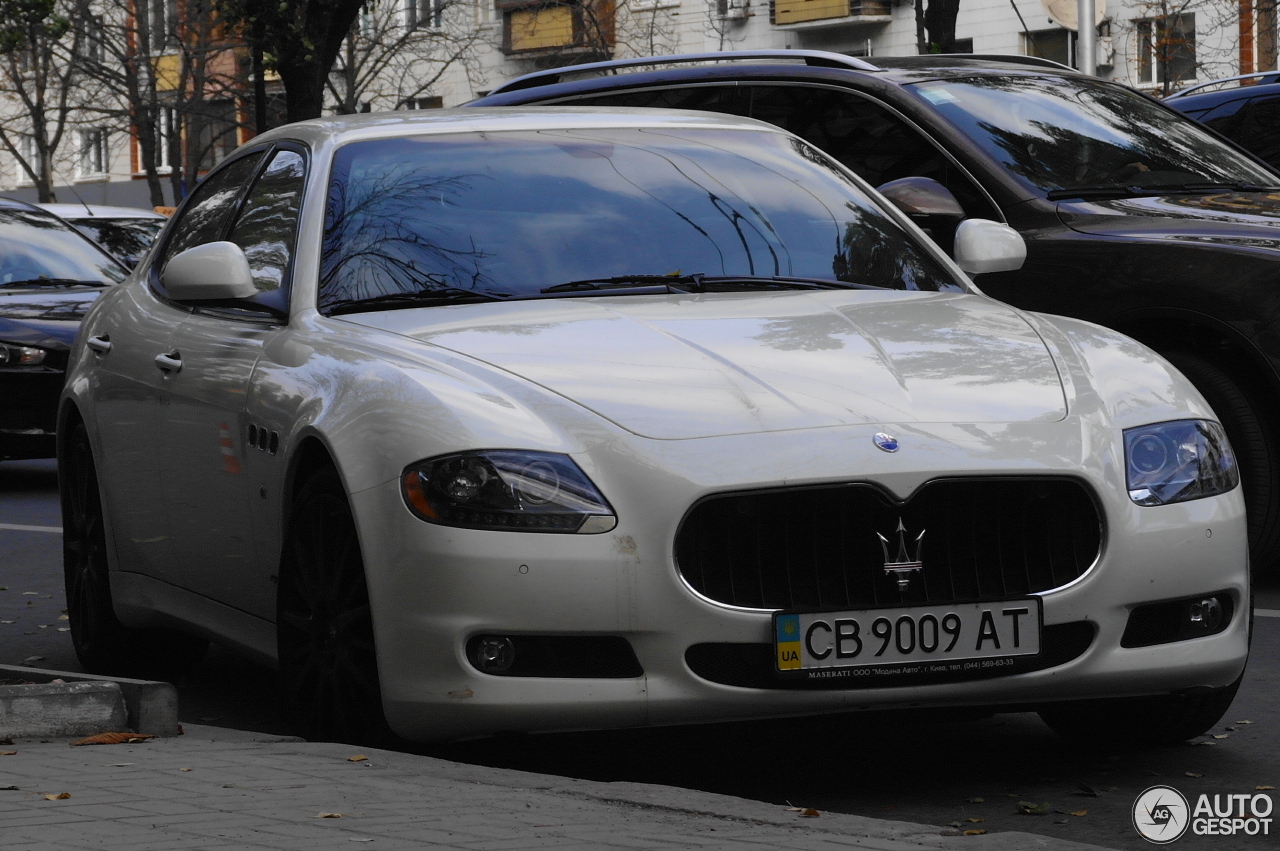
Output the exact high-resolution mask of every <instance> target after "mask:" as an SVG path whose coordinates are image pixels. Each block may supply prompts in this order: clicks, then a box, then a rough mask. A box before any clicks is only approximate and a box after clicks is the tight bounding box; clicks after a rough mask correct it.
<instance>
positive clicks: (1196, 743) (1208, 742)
mask: <svg viewBox="0 0 1280 851" xmlns="http://www.w3.org/2000/svg"><path fill="white" fill-rule="evenodd" d="M1191 744H1193V745H1216V744H1217V742H1210V741H1203V742H1192V743H1191Z"/></svg>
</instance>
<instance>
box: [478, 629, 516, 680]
mask: <svg viewBox="0 0 1280 851" xmlns="http://www.w3.org/2000/svg"><path fill="white" fill-rule="evenodd" d="M473 654H474V656H475V658H474V660H473V661H474V662H475V665H476V667H477V668H479V669H480V670H481V671H484V672H485V673H486V674H500V673H502V672H503V671H505V670H507V669H509V668H510V667H511V666H512V665H513V664H515V661H516V646H515V645H514V644H512V643H511V639H510V638H503V637H502V636H498V635H484V636H481V637H480V640H479V641H477V642H476V644H475V649H474V651H473Z"/></svg>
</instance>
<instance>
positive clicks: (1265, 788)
mask: <svg viewBox="0 0 1280 851" xmlns="http://www.w3.org/2000/svg"><path fill="white" fill-rule="evenodd" d="M1253 788H1254V789H1255V790H1257V791H1259V792H1269V791H1271V790H1272V789H1274V788H1276V787H1274V786H1254V787H1253Z"/></svg>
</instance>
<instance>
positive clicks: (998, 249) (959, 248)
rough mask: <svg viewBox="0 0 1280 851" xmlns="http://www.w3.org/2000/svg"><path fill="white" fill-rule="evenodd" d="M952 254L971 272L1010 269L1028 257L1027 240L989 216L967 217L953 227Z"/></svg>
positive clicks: (957, 261)
mask: <svg viewBox="0 0 1280 851" xmlns="http://www.w3.org/2000/svg"><path fill="white" fill-rule="evenodd" d="M953 256H954V257H955V260H956V265H957V266H959V267H960V268H961V269H963V270H965V271H966V272H968V273H969V274H970V275H985V274H987V273H988V272H1013V271H1016V270H1018V269H1021V268H1022V264H1023V263H1024V262H1026V259H1027V243H1026V242H1025V241H1024V240H1023V239H1022V234H1020V233H1018V232H1017V231H1016V230H1014V229H1013V228H1011V227H1009V226H1008V225H1003V224H1001V223H1000V222H993V221H991V220H990V219H967V220H965V221H963V222H961V223H960V225H959V227H957V228H956V241H955V250H954V253H953Z"/></svg>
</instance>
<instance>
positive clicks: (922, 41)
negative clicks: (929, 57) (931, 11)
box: [916, 0, 929, 56]
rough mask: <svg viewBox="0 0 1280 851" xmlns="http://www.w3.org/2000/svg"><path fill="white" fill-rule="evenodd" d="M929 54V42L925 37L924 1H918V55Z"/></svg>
mask: <svg viewBox="0 0 1280 851" xmlns="http://www.w3.org/2000/svg"><path fill="white" fill-rule="evenodd" d="M928 52H929V40H928V39H927V38H925V35H924V0H916V53H919V54H920V55H921V56H923V55H924V54H926V53H928Z"/></svg>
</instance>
